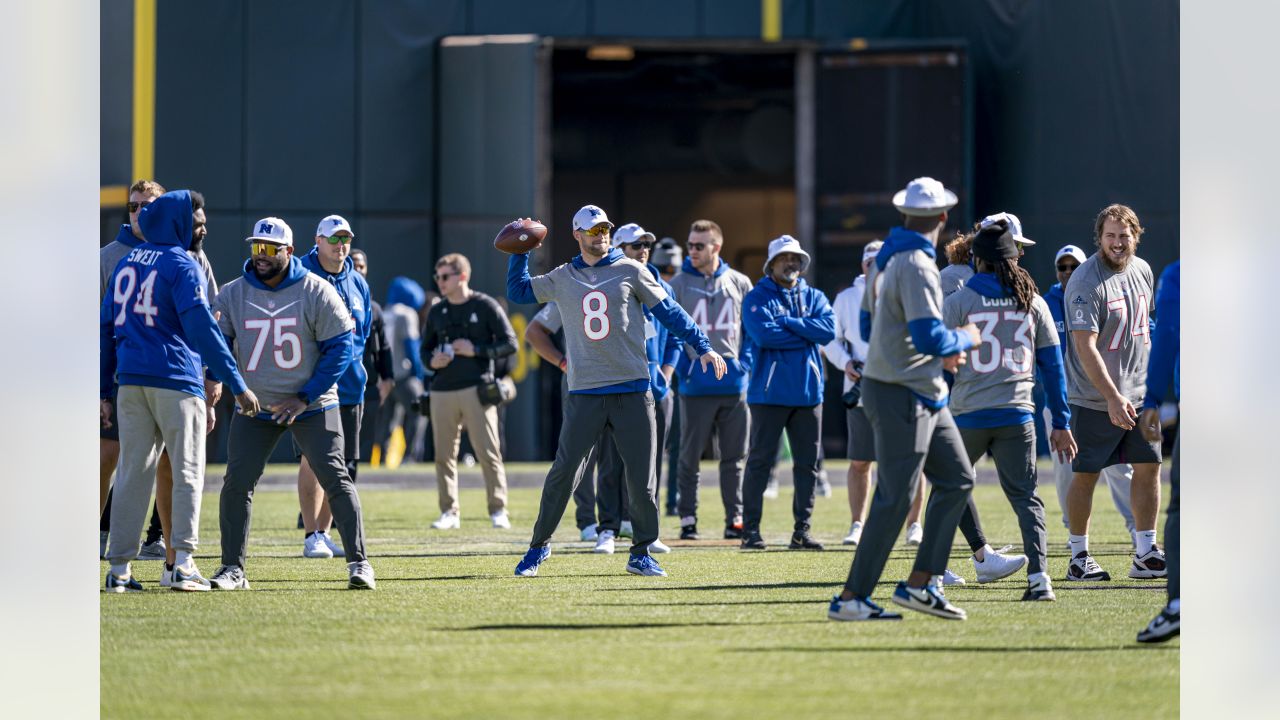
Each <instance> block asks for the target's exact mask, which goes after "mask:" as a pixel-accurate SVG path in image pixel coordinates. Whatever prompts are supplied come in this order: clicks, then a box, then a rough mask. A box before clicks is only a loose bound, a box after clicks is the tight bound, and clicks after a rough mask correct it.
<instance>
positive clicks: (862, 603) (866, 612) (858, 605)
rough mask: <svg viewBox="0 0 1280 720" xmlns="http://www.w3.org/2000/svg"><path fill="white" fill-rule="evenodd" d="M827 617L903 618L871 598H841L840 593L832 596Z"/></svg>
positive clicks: (854, 618)
mask: <svg viewBox="0 0 1280 720" xmlns="http://www.w3.org/2000/svg"><path fill="white" fill-rule="evenodd" d="M827 618H828V619H830V620H901V619H902V616H901V615H899V614H898V613H895V612H889V611H887V610H885V609H884V608H882V607H880V606H879V605H877V604H875V603H873V602H871V599H870V598H862V599H859V598H853V599H852V600H841V599H840V596H839V595H836V596H834V597H832V598H831V605H829V606H828V607H827Z"/></svg>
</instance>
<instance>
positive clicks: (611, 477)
mask: <svg viewBox="0 0 1280 720" xmlns="http://www.w3.org/2000/svg"><path fill="white" fill-rule="evenodd" d="M671 404H672V403H671V395H670V394H668V395H667V396H666V397H664V398H662V401H661V402H659V403H656V404H655V405H654V428H655V431H654V447H655V454H654V456H653V474H654V478H653V490H654V493H655V495H656V493H657V491H658V487H659V486H660V485H661V481H660V478H661V476H662V446H663V443H665V442H666V440H667V425H668V424H669V423H670V422H671ZM623 432H624V433H625V432H626V431H625V430H624V431H623ZM596 449H597V452H599V453H600V474H599V479H600V482H599V486H598V488H597V489H596V504H597V506H598V507H599V509H600V529H601V530H612V531H613V532H614V533H617V532H618V530H619V529H620V528H621V527H622V522H623V521H624V520H630V519H631V513H630V512H629V511H628V510H627V508H628V505H629V498H628V493H627V484H626V483H625V482H623V471H624V469H623V465H622V456H621V455H619V454H618V442H617V440H616V439H615V437H614V431H612V430H607V429H606V430H605V431H604V432H603V433H601V434H600V444H599V445H597V446H596ZM654 501H655V502H656V501H657V498H656V497H655V499H654Z"/></svg>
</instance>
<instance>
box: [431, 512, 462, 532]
mask: <svg viewBox="0 0 1280 720" xmlns="http://www.w3.org/2000/svg"><path fill="white" fill-rule="evenodd" d="M431 527H433V528H435V529H436V530H457V529H458V528H460V527H462V518H461V517H460V516H459V515H458V513H455V512H447V513H442V514H441V515H440V519H439V520H437V521H435V522H433V523H431Z"/></svg>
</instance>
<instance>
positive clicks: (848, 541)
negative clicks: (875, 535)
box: [840, 522, 862, 546]
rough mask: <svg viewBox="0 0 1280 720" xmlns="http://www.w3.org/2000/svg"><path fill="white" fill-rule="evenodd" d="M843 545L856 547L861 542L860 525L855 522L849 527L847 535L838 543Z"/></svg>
mask: <svg viewBox="0 0 1280 720" xmlns="http://www.w3.org/2000/svg"><path fill="white" fill-rule="evenodd" d="M840 542H841V543H842V544H844V545H854V546H856V545H857V544H858V543H859V542H862V523H860V522H856V523H854V524H852V525H850V526H849V534H848V535H845V536H844V540H841V541H840Z"/></svg>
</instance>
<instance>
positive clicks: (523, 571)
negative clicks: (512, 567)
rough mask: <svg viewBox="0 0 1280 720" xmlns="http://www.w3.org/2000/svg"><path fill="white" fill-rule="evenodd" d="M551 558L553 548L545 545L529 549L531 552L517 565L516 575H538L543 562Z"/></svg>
mask: <svg viewBox="0 0 1280 720" xmlns="http://www.w3.org/2000/svg"><path fill="white" fill-rule="evenodd" d="M549 557H551V547H550V546H549V545H543V546H542V547H536V548H529V552H527V553H525V554H524V557H523V558H521V560H520V562H519V563H518V564H517V565H516V575H518V576H519V577H533V576H535V575H537V574H538V566H539V565H541V564H542V561H543V560H546V559H547V558H549Z"/></svg>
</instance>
